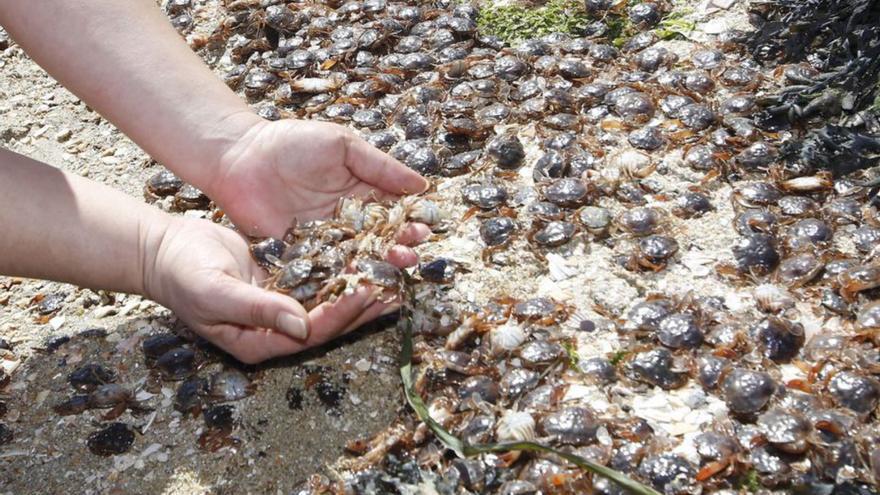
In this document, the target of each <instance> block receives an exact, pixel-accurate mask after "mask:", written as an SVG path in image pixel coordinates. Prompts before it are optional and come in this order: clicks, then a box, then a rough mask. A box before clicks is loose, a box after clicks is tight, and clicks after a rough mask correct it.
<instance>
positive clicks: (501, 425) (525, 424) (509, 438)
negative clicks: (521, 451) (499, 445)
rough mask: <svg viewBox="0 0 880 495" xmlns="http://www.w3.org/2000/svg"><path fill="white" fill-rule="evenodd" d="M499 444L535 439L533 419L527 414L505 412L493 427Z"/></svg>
mask: <svg viewBox="0 0 880 495" xmlns="http://www.w3.org/2000/svg"><path fill="white" fill-rule="evenodd" d="M495 437H496V439H497V440H498V441H499V442H521V441H532V440H534V439H535V418H533V417H532V415H531V414H529V413H527V412H521V411H507V412H506V413H505V414H504V416H503V417H502V418H501V420H500V421H498V425H497V426H496V427H495Z"/></svg>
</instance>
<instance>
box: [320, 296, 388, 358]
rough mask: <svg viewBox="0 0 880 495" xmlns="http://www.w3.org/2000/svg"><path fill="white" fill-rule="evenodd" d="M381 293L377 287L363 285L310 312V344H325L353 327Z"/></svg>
mask: <svg viewBox="0 0 880 495" xmlns="http://www.w3.org/2000/svg"><path fill="white" fill-rule="evenodd" d="M378 297H379V294H378V291H377V290H376V288H375V287H368V286H361V287H359V288H358V289H357V290H355V292H354V293H353V294H346V295H344V296H342V297H340V298H339V299H337V300H336V301H334V302H332V303H323V304H321V305H319V306H318V307H316V308H315V309H313V310H312V311H310V312H309V321H310V322H311V325H312V333H311V335H309V339H308V341H307V343H308V344H309V345H318V344H323V343H324V342H327V341H329V340H332V339H334V338H336V337H339V336H340V335H343V334H344V333H346V331H349V330H351V329H352V327H351V325H352V323H353V322H354V321H356V320H357V319H358V318H359V317H360V316H361V315H362V314H363V313H364V311H365V310H366V309H367V308H369V307H370V306H372V305H373V303H375V302H376V300H377V299H378Z"/></svg>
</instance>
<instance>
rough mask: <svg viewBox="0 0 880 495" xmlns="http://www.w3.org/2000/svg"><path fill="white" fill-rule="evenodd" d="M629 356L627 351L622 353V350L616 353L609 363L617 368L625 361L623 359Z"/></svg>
mask: <svg viewBox="0 0 880 495" xmlns="http://www.w3.org/2000/svg"><path fill="white" fill-rule="evenodd" d="M627 354H628V352H627V351H622V350H621V351H617V352H615V353H614V355H613V356H611V359H609V360H608V361H609V362H610V363H611V364H613V365H614V366H617V365H618V363H620V362H621V361H623V358H625V357H626V355H627Z"/></svg>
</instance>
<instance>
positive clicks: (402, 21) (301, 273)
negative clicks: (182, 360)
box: [148, 0, 880, 494]
mask: <svg viewBox="0 0 880 495" xmlns="http://www.w3.org/2000/svg"><path fill="white" fill-rule="evenodd" d="M631 3H633V4H634V5H631V6H628V5H627V2H620V1H616V2H612V1H601V0H588V1H587V2H585V5H584V6H583V7H581V6H580V5H577V6H576V7H573V8H578V9H585V10H586V11H587V12H588V13H590V14H591V15H592V16H593V17H594V19H595V22H593V23H592V24H590V25H589V26H588V27H587V28H586V30H585V31H584V32H583V33H580V34H579V35H566V34H551V35H548V36H545V37H543V38H541V39H530V40H525V41H522V42H520V43H518V44H515V45H514V46H511V45H508V44H507V43H505V42H503V41H502V40H500V39H498V38H496V37H493V36H490V35H486V34H485V33H481V32H479V31H478V30H477V19H478V15H479V9H478V7H477V6H474V5H470V4H467V3H462V2H452V1H439V2H432V3H430V4H428V3H424V2H393V1H385V0H363V1H357V0H353V1H347V2H332V1H326V2H256V1H235V2H227V4H226V13H227V16H226V17H225V18H224V19H223V20H222V21H221V22H220V25H219V26H218V28H217V29H216V30H215V31H214V32H213V34H211V35H210V36H200V35H195V34H191V35H190V36H189V40H190V42H191V44H192V45H193V47H194V48H196V49H197V50H199V51H200V53H202V54H203V55H204V56H205V57H206V58H208V59H210V60H213V61H214V62H215V64H216V68H217V70H219V71H222V72H223V73H224V75H225V76H224V77H225V80H226V81H227V82H228V84H229V85H230V86H231V87H232V88H234V89H236V90H238V91H240V92H242V93H243V94H244V95H245V97H246V98H248V99H249V101H251V102H252V103H253V104H254V105H255V106H256V108H257V109H258V111H259V112H260V114H261V115H262V116H264V117H265V118H268V119H277V118H282V117H291V118H309V119H320V120H327V121H332V122H337V123H340V124H343V125H347V126H349V127H351V128H353V129H354V130H356V131H357V132H358V133H359V134H361V135H362V136H363V137H364V138H365V139H367V140H368V141H369V142H370V143H372V144H374V145H375V146H377V147H379V148H381V149H383V150H386V151H388V152H389V153H390V154H391V155H392V156H394V157H395V158H397V159H399V160H400V161H402V162H403V163H405V164H406V165H407V166H409V167H411V168H413V169H415V170H417V171H419V172H420V173H422V174H425V175H426V176H429V177H430V178H432V180H433V182H434V185H435V187H434V190H433V191H432V193H431V194H430V195H428V196H425V197H419V198H405V199H404V200H402V201H401V202H398V203H380V202H375V201H369V200H363V199H352V198H346V199H345V200H343V202H342V203H341V204H340V207H339V209H338V212H337V215H336V216H335V217H334V218H332V219H328V220H325V221H318V222H310V223H304V224H299V225H297V226H296V227H294V228H292V229H291V230H290V231H289V232H288V234H287V235H286V236H285V237H284V238H283V239H258V240H255V241H254V244H253V253H254V256H255V259H256V260H257V261H258V262H259V263H260V264H261V265H262V266H263V267H264V268H266V269H267V271H268V272H269V283H270V287H271V288H272V289H274V290H278V291H280V292H284V293H287V294H290V295H291V297H295V298H296V299H298V300H300V301H302V302H303V303H305V304H306V306H307V307H312V306H314V305H316V304H319V303H321V302H324V301H327V300H332V299H333V298H335V297H338V296H339V295H341V294H343V293H344V292H345V291H347V290H350V289H351V288H353V287H355V286H357V285H358V284H363V283H369V284H373V285H377V286H379V287H382V288H385V289H387V291H388V294H389V298H390V297H405V295H406V294H411V296H409V297H405V299H407V300H406V301H404V303H405V304H407V305H408V307H409V308H410V311H408V312H407V316H406V318H407V321H406V322H405V323H406V324H409V325H411V326H412V328H413V329H414V330H415V332H416V342H415V354H414V359H415V376H414V387H415V392H416V393H417V394H418V395H419V396H421V397H422V398H423V399H424V401H425V403H426V404H428V407H429V412H430V414H431V416H432V417H433V418H434V419H435V420H436V421H437V423H439V424H440V425H441V426H443V427H444V428H446V429H447V430H449V431H450V432H451V433H452V434H453V435H455V436H457V437H459V438H462V439H464V440H465V441H467V442H470V443H487V442H488V443H491V442H503V441H518V440H529V441H536V442H540V443H543V444H545V445H548V446H552V447H554V448H555V449H557V450H559V451H562V452H568V453H574V454H576V455H578V456H580V457H581V458H584V459H587V460H590V461H592V462H594V463H597V464H601V465H605V466H608V467H610V468H613V469H614V470H616V471H618V472H621V473H625V474H627V475H629V476H630V477H632V478H634V479H637V480H639V481H641V482H643V483H645V484H646V485H650V486H653V488H654V489H656V490H658V491H660V492H664V493H668V494H678V493H680V494H685V493H687V494H692V493H699V492H701V491H705V492H710V491H716V490H722V489H729V490H740V489H748V490H756V489H758V488H760V487H764V488H767V489H775V490H780V491H790V490H796V489H799V490H807V491H806V492H804V493H832V492H833V493H869V492H871V490H872V488H871V487H872V486H874V485H876V484H877V482H878V481H880V450H878V448H877V447H876V440H877V438H878V436H880V430H878V425H877V422H876V408H877V406H878V404H880V380H878V377H877V375H878V374H880V351H878V347H877V330H878V329H880V304H878V303H876V302H875V299H876V296H877V295H878V293H880V292H878V287H880V262H878V260H877V254H878V247H877V246H878V245H880V215H878V211H877V209H876V208H875V207H873V206H872V205H871V191H870V187H869V186H868V185H867V184H869V183H870V182H871V177H870V176H869V175H868V172H867V171H866V170H865V167H863V166H860V167H855V169H853V168H845V167H844V168H841V167H831V168H827V167H825V166H826V165H827V164H828V163H826V161H825V160H823V159H820V158H821V157H823V156H826V155H827V154H828V153H831V151H829V150H832V149H833V151H834V152H835V153H837V154H836V155H835V156H837V157H839V156H841V155H840V153H841V152H843V151H846V150H847V149H852V151H853V153H856V154H857V155H858V156H860V157H862V158H863V159H864V157H865V156H866V151H870V150H871V149H872V148H871V147H872V146H875V145H876V143H877V142H878V141H876V138H872V137H869V136H868V135H866V134H864V133H863V131H864V129H861V130H851V129H848V128H844V127H838V128H834V129H830V130H829V129H826V130H825V131H824V133H818V134H817V133H815V132H814V133H812V134H810V132H811V130H812V129H815V128H817V127H819V126H820V125H821V124H824V123H825V122H826V121H827V120H828V119H831V120H832V121H835V120H834V119H836V118H837V116H838V115H840V113H841V112H842V109H843V108H845V107H846V105H845V103H846V102H842V101H841V100H840V99H835V96H834V95H832V94H829V96H828V97H825V98H818V99H813V100H811V102H810V103H809V106H808V107H807V108H798V110H797V111H780V110H778V108H776V106H778V104H779V102H780V100H779V98H776V97H773V95H775V94H777V92H778V91H779V90H780V89H784V88H787V87H791V86H793V85H797V84H802V83H803V81H804V80H805V79H811V80H815V79H816V78H817V77H819V76H818V74H817V72H816V69H815V68H813V67H810V66H808V65H806V64H789V65H785V66H780V67H779V68H778V70H767V69H766V68H764V67H762V66H761V65H759V64H757V63H756V62H754V60H753V59H752V58H751V56H750V54H749V53H748V50H747V49H746V48H745V45H744V41H746V40H747V36H746V34H745V33H741V32H736V31H731V32H726V33H723V34H721V35H719V36H717V39H716V40H714V41H712V42H707V43H699V44H698V43H693V42H689V41H664V40H660V39H659V38H658V36H657V34H656V33H655V31H654V30H653V27H654V26H655V25H656V24H657V22H659V21H660V19H662V17H663V16H664V15H665V14H667V13H668V12H669V9H670V5H668V4H666V3H665V2H659V1H656V2H652V1H646V2H638V3H636V2H631ZM192 8H193V6H192V5H191V4H190V2H189V1H188V0H176V1H172V2H170V3H169V4H168V5H167V10H168V12H169V15H170V16H171V17H172V18H173V20H174V21H175V25H177V26H178V28H179V29H181V31H182V32H184V33H187V32H189V29H190V28H191V24H192V16H191V9H192ZM621 19H623V20H625V21H626V22H627V23H628V25H630V26H632V27H633V30H634V32H633V35H632V36H630V37H629V38H628V39H626V40H625V42H624V43H622V44H619V43H618V44H613V43H612V42H611V40H610V36H611V35H612V34H611V33H612V32H613V30H612V29H610V26H612V25H613V23H614V22H617V21H620V20H621ZM617 34H618V33H615V34H614V35H617ZM768 106H770V109H773V111H772V112H768ZM871 118H872V117H871V115H870V114H867V113H865V114H860V117H859V118H857V119H850V120H856V121H859V122H861V123H863V124H864V123H870V121H871ZM808 136H809V139H805V138H806V137H808ZM817 136H818V137H817ZM810 143H813V144H812V145H811V144H810ZM820 148H821V149H820ZM817 150H818V151H817ZM841 150H843V151H841ZM819 151H821V152H819ZM823 153H824V154H823ZM148 191H149V192H150V194H152V195H154V196H171V195H176V196H177V197H176V198H175V199H174V200H173V205H175V206H177V207H178V208H186V207H187V205H189V204H199V205H202V207H203V206H204V203H205V201H206V199H205V198H200V197H199V196H198V194H196V193H197V191H192V190H190V189H189V188H184V185H183V184H182V183H181V182H180V181H179V180H177V179H176V178H174V177H173V176H169V175H168V174H167V173H164V174H163V175H161V176H157V177H156V178H154V179H153V180H152V181H151V182H150V183H149V184H148ZM410 221H413V222H421V223H425V224H427V225H430V226H431V227H432V229H433V231H434V234H435V235H434V236H432V238H431V242H429V243H428V244H426V245H424V246H423V247H421V248H420V250H421V255H422V264H421V265H420V266H419V267H418V268H417V269H416V270H414V273H413V275H412V276H406V277H405V276H404V275H403V274H402V273H401V272H400V271H399V270H398V269H397V268H395V267H393V266H392V265H390V264H388V263H386V262H384V261H382V259H383V254H384V250H385V249H387V248H388V247H389V245H390V243H392V242H393V237H394V233H395V232H397V231H398V229H399V228H400V227H401V226H402V225H403V224H404V223H405V222H410ZM405 280H408V281H409V282H404V281H405ZM403 285H407V287H405V290H403V289H404V288H403V287H402V286H403ZM402 295H403V296H402ZM349 451H350V452H349V454H348V457H346V458H344V459H342V460H340V462H339V464H338V466H337V468H338V472H339V473H342V476H341V480H340V479H338V478H334V479H332V480H331V479H330V478H326V477H323V476H317V475H316V476H315V477H313V478H312V479H311V480H309V481H308V482H307V483H306V485H304V487H303V491H304V492H306V493H307V492H322V491H334V490H350V491H353V492H355V493H372V492H382V493H388V492H390V493H398V492H400V493H411V492H413V490H416V491H417V490H427V489H428V488H426V486H428V485H431V489H433V490H436V491H437V492H438V493H460V492H462V491H467V492H472V493H504V494H525V493H583V492H586V491H589V490H592V491H594V492H597V493H621V492H622V491H623V489H622V488H621V487H619V486H617V485H615V484H614V483H612V482H610V481H608V480H607V479H604V478H601V477H599V476H594V475H591V474H590V473H587V472H585V471H583V470H581V469H579V468H577V467H576V466H574V465H573V464H571V463H569V462H568V461H566V460H565V459H563V458H562V457H559V456H558V455H555V454H535V453H526V452H519V451H510V452H502V453H487V454H481V455H479V456H475V457H472V458H458V457H456V456H455V455H454V454H453V453H452V451H451V450H449V449H448V448H447V447H446V446H445V444H443V443H442V442H441V441H440V440H439V439H438V438H437V437H436V435H434V434H433V432H432V429H431V428H429V427H428V426H427V425H426V424H424V423H421V422H420V421H419V420H418V419H417V418H416V417H415V416H414V415H412V414H411V411H408V410H405V411H403V412H402V413H401V416H400V419H399V421H398V422H396V423H395V424H394V425H391V426H390V427H389V428H388V429H387V430H386V431H383V432H381V433H380V434H379V435H377V436H376V437H374V438H371V439H358V440H356V441H353V442H352V444H351V445H350V449H349ZM415 487H419V488H415ZM810 490H812V491H810ZM841 490H842V491H841Z"/></svg>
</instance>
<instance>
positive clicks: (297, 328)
mask: <svg viewBox="0 0 880 495" xmlns="http://www.w3.org/2000/svg"><path fill="white" fill-rule="evenodd" d="M212 299H213V303H212V305H213V306H214V307H216V308H217V316H219V317H220V318H222V319H223V320H224V321H226V322H227V323H234V324H237V325H242V326H246V327H261V328H271V329H274V330H277V331H279V332H282V333H284V334H286V335H289V336H291V337H293V338H296V339H300V340H305V339H306V338H308V336H309V316H308V312H307V311H306V310H305V308H303V307H302V306H301V305H300V304H299V303H298V302H297V301H296V300H295V299H293V298H291V297H288V296H285V295H283V294H279V293H277V292H272V291H269V290H266V289H261V288H259V287H256V286H253V285H250V284H247V283H245V282H242V281H240V280H236V279H234V278H232V277H229V278H228V279H226V281H225V282H224V283H223V284H221V287H218V288H217V290H216V291H214V292H213V294H212Z"/></svg>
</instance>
